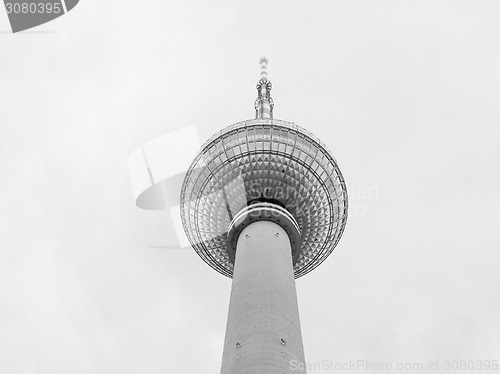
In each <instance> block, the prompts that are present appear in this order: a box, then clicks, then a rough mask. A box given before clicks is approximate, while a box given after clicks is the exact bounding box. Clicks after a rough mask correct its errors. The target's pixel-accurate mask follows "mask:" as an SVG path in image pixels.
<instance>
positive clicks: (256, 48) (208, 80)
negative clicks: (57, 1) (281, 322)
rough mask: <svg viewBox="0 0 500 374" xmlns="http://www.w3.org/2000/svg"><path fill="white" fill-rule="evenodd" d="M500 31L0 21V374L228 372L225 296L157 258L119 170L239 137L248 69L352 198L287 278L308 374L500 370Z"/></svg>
mask: <svg viewBox="0 0 500 374" xmlns="http://www.w3.org/2000/svg"><path fill="white" fill-rule="evenodd" d="M499 12H500V2H498V1H493V0H492V1H377V2H375V1H309V2H307V3H306V2H292V1H273V2H271V1H268V2H264V1H252V2H234V1H233V2H230V1H226V2H215V1H211V2H208V1H159V0H157V1H141V2H139V1H130V0H120V1H90V0H82V1H81V2H80V3H79V4H78V5H77V7H75V8H74V9H73V10H72V11H71V12H69V13H68V14H67V15H65V16H63V17H60V18H58V19H56V20H54V21H52V22H50V23H47V24H45V25H42V26H39V27H37V28H35V29H32V30H31V32H26V33H19V34H15V35H14V34H11V33H9V32H8V30H10V26H9V24H8V19H7V14H6V12H4V11H2V9H1V8H0V31H1V32H0V48H1V52H0V53H1V58H0V172H1V174H0V372H2V373H5V374H10V373H16V374H17V373H22V374H28V373H29V374H31V373H37V374H38V373H50V374H59V373H60V374H68V373H71V374H73V373H85V374H89V373H96V374H101V373H103V374H104V373H120V374H129V373H141V374H150V373H151V374H154V373H179V374H193V373H218V372H219V370H220V363H221V357H222V346H223V339H224V332H225V323H226V317H227V307H228V302H229V291H230V287H231V282H230V280H229V279H227V278H225V277H223V276H221V275H220V274H218V273H216V272H215V271H213V270H212V269H211V268H209V267H208V266H207V265H206V264H205V263H204V262H203V261H202V260H201V259H200V258H198V256H197V255H196V254H195V253H194V251H193V250H192V249H163V248H154V247H155V246H168V245H173V244H174V245H175V243H176V238H175V234H174V231H173V229H172V227H171V226H172V225H171V220H170V218H169V216H168V213H167V212H162V211H159V212H152V211H145V210H140V209H138V208H137V207H136V206H135V204H134V200H133V197H132V193H131V188H130V183H129V176H128V166H127V160H128V157H129V155H130V153H131V152H132V151H133V150H134V149H136V148H137V147H139V146H140V145H141V144H143V143H145V142H147V141H149V140H151V139H154V138H156V137H158V136H160V135H163V134H165V133H168V132H170V131H173V130H176V129H180V128H183V127H186V126H192V125H194V126H196V128H197V130H198V133H199V135H200V138H201V140H203V141H204V140H205V139H207V138H208V137H209V136H211V135H212V134H213V133H214V132H216V131H218V130H220V129H221V128H223V127H225V126H227V125H230V124H231V123H234V122H238V121H241V120H244V119H248V118H252V117H253V116H254V109H253V102H254V100H255V97H256V94H257V92H256V90H255V84H256V82H257V80H258V78H259V69H260V67H259V64H258V60H259V58H260V57H261V56H267V57H268V58H269V61H270V63H269V67H268V71H269V78H270V79H271V81H272V82H273V91H272V96H273V98H274V101H275V109H274V115H275V117H276V118H279V119H283V120H288V121H294V122H295V123H297V124H299V125H301V126H303V127H305V128H307V129H308V130H310V131H311V132H312V133H314V134H315V135H317V136H318V137H320V138H321V139H322V140H323V142H324V143H326V144H327V145H328V147H329V148H330V149H331V150H332V152H333V155H334V157H335V158H336V159H337V161H338V163H339V166H340V168H341V170H342V172H343V175H344V177H345V179H346V182H347V185H348V189H349V193H350V196H349V198H350V211H349V219H348V222H347V226H346V231H345V233H344V235H343V237H342V239H341V241H340V243H339V245H338V246H337V248H336V249H335V251H334V252H333V254H332V255H331V256H330V257H329V258H328V259H327V260H326V261H325V262H324V263H323V264H322V265H321V266H320V267H318V269H316V270H315V271H314V272H312V273H310V274H308V275H307V276H305V277H303V278H301V279H299V280H298V281H297V292H298V299H299V309H300V314H301V324H302V332H303V339H304V348H305V355H306V360H307V361H308V362H311V363H314V362H320V361H322V360H333V361H337V362H347V361H349V360H368V361H371V362H380V361H384V362H392V363H396V362H423V363H427V362H428V361H429V360H440V362H441V364H444V361H445V360H448V359H456V360H495V359H496V360H499V359H500V356H499V352H500V320H499V318H498V315H500V291H499V285H500V273H499V263H500V261H499V260H500V256H499V252H498V251H499V242H500V237H499V236H500V235H499V230H498V223H499V221H500V220H499V218H498V210H499V209H500V206H499V205H500V204H499V199H498V193H499V192H498V191H499V188H500V173H499V166H498V161H499V160H500V150H499V140H500V130H499V128H500V105H499V102H500V93H499V87H500V68H499V67H500V43H499V37H500V22H499ZM152 247H153V248H152ZM424 371H425V370H424ZM310 372H311V373H313V372H317V371H310ZM408 372H410V371H408ZM476 372H477V370H476Z"/></svg>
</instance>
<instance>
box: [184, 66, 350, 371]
mask: <svg viewBox="0 0 500 374" xmlns="http://www.w3.org/2000/svg"><path fill="white" fill-rule="evenodd" d="M260 64H261V77H260V80H259V81H258V83H257V94H258V96H257V99H256V100H255V105H254V106H255V119H252V120H247V121H243V122H239V123H236V124H233V125H231V126H229V127H226V128H225V129H223V130H221V131H220V132H218V133H217V134H215V135H214V136H213V137H212V138H210V139H209V140H208V141H207V142H206V143H205V144H204V145H203V146H202V148H201V151H200V152H199V153H198V155H197V156H196V158H195V159H194V161H193V163H192V164H191V166H190V168H189V169H188V171H187V172H186V176H185V178H184V182H183V185H182V190H181V206H180V212H181V218H182V224H183V227H184V230H185V232H186V235H187V238H188V239H189V242H190V243H191V245H192V247H193V248H194V249H195V251H196V252H197V253H198V255H199V256H200V257H201V258H202V259H203V260H204V261H205V262H206V263H207V264H208V265H210V266H211V267H212V268H213V269H215V270H216V271H218V272H219V273H221V274H223V275H225V276H227V277H229V278H232V279H233V281H232V288H231V296H230V302H229V312H228V318H227V327H226V336H225V342H224V350H223V355H222V368H221V374H243V373H259V374H278V373H291V372H294V373H305V368H302V369H304V370H294V369H292V367H291V364H290V363H291V362H296V363H304V362H305V358H304V349H303V344H302V334H301V329H300V321H299V311H298V304H297V294H296V289H295V279H296V278H299V277H301V276H303V275H305V274H307V273H309V272H310V271H311V270H313V269H315V268H316V267H317V266H318V265H319V264H321V263H322V262H323V261H324V260H325V259H326V258H327V257H328V255H329V254H330V253H331V252H332V251H333V249H334V248H335V246H336V245H337V243H338V241H339V240H340V237H341V236H342V233H343V231H344V227H345V224H346V220H347V189H346V185H345V182H344V179H343V177H342V174H341V172H340V169H339V167H338V166H337V162H336V161H335V159H334V158H333V157H332V155H331V153H330V152H329V151H328V149H327V148H326V146H325V145H324V144H323V143H322V142H321V141H320V140H319V139H318V138H316V137H315V136H314V135H312V134H311V133H309V132H308V131H307V130H305V129H303V128H302V127H299V126H297V125H296V124H294V123H293V122H286V121H282V120H279V119H275V118H274V115H273V109H274V102H273V99H272V98H271V89H272V84H271V81H270V80H269V79H268V77H267V65H268V60H267V58H265V57H263V58H261V59H260ZM299 368H300V367H299Z"/></svg>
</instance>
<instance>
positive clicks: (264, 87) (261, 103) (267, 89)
mask: <svg viewBox="0 0 500 374" xmlns="http://www.w3.org/2000/svg"><path fill="white" fill-rule="evenodd" d="M259 63H260V80H259V81H258V82H257V95H258V96H257V99H256V100H255V104H254V107H255V118H273V108H274V101H273V99H272V97H271V89H272V88H273V85H272V84H271V81H270V80H268V79H267V64H269V60H268V59H267V58H266V57H261V59H260V60H259Z"/></svg>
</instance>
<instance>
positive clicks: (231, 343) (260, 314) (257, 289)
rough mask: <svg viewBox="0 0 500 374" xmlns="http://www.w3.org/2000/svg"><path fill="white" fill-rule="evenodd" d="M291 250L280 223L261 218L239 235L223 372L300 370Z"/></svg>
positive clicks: (265, 373) (254, 373) (260, 373)
mask: <svg viewBox="0 0 500 374" xmlns="http://www.w3.org/2000/svg"><path fill="white" fill-rule="evenodd" d="M299 363H304V348H303V345H302V334H301V331H300V321H299V310H298V305H297V292H296V289H295V278H294V274H293V264H292V252H291V247H290V241H289V239H288V235H287V234H286V232H285V231H284V230H283V229H282V228H281V226H279V225H277V224H275V223H273V222H269V221H258V222H254V223H252V224H250V225H249V226H247V227H246V228H245V229H244V230H243V231H242V232H241V234H240V236H239V238H238V244H237V249H236V258H235V267H234V275H233V283H232V288H231V298H230V301H229V313H228V319H227V327H226V338H225V342H224V352H223V355H222V368H221V374H282V373H301V374H304V373H305V372H306V371H305V370H298V368H299V365H298V364H299Z"/></svg>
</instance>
